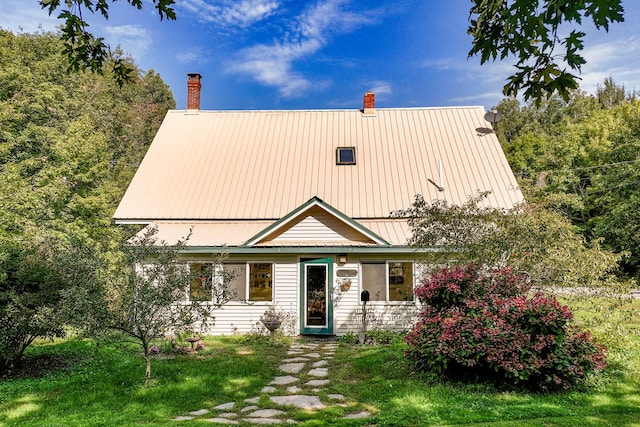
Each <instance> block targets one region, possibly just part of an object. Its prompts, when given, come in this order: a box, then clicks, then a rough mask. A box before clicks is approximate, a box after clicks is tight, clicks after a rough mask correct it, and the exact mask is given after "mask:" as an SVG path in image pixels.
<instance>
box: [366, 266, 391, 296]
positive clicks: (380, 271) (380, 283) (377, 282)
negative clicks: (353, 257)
mask: <svg viewBox="0 0 640 427" xmlns="http://www.w3.org/2000/svg"><path fill="white" fill-rule="evenodd" d="M386 270H387V266H386V265H385V264H384V263H362V289H364V290H367V291H369V300H370V301H385V299H386V298H387V295H386V292H385V286H386V282H387V278H386V274H387V271H386Z"/></svg>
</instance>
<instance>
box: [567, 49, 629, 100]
mask: <svg viewBox="0 0 640 427" xmlns="http://www.w3.org/2000/svg"><path fill="white" fill-rule="evenodd" d="M583 53H584V57H585V59H586V60H587V63H586V64H585V65H584V66H583V67H582V74H581V75H580V76H579V77H581V78H582V80H581V81H580V88H581V89H583V90H585V91H587V92H588V93H595V91H596V88H597V86H598V84H600V85H601V84H602V83H603V82H604V79H605V78H607V77H609V76H611V77H613V80H614V81H615V82H616V84H624V86H625V88H626V89H627V90H633V89H636V90H637V89H640V39H638V38H637V37H628V38H623V39H617V40H609V41H607V42H604V43H599V44H596V45H593V46H590V47H587V48H585V49H584V52H583Z"/></svg>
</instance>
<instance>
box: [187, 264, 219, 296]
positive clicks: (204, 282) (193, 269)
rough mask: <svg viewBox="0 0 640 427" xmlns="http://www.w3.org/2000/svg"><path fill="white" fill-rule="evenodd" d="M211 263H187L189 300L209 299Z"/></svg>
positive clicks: (210, 294) (210, 292)
mask: <svg viewBox="0 0 640 427" xmlns="http://www.w3.org/2000/svg"><path fill="white" fill-rule="evenodd" d="M212 278H213V264H205V263H193V264H189V300H191V301H211V297H212Z"/></svg>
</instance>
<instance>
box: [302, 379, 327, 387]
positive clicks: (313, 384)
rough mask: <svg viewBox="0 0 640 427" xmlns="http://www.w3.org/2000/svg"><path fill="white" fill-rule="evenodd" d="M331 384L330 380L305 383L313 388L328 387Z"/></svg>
mask: <svg viewBox="0 0 640 427" xmlns="http://www.w3.org/2000/svg"><path fill="white" fill-rule="evenodd" d="M327 384H329V380H311V381H307V382H306V383H305V385H308V386H311V387H316V386H320V385H327Z"/></svg>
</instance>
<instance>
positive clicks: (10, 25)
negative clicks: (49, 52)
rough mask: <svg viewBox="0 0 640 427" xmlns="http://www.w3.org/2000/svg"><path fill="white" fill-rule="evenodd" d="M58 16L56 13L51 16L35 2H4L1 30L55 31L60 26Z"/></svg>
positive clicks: (4, 0) (7, 0)
mask: <svg viewBox="0 0 640 427" xmlns="http://www.w3.org/2000/svg"><path fill="white" fill-rule="evenodd" d="M56 16H58V14H57V13H56V12H54V13H53V15H52V16H49V13H48V12H47V10H45V9H42V8H41V7H40V6H39V5H38V2H37V1H35V0H29V1H25V0H2V13H0V28H4V29H5V30H11V31H13V32H26V33H32V32H36V31H40V30H44V31H55V30H56V27H57V26H58V25H60V22H58V20H57V19H56Z"/></svg>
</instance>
